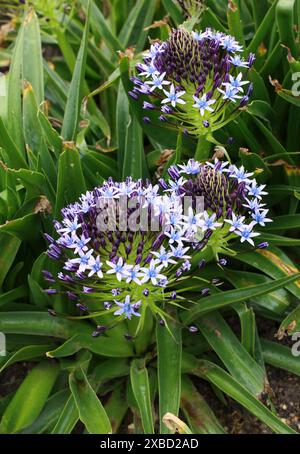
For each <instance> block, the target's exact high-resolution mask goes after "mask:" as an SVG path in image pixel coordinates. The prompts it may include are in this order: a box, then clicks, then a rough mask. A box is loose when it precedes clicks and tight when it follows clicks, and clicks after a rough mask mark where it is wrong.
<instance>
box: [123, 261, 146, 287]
mask: <svg viewBox="0 0 300 454" xmlns="http://www.w3.org/2000/svg"><path fill="white" fill-rule="evenodd" d="M140 268H141V267H140V265H135V266H134V267H132V268H131V269H130V270H128V277H127V279H126V283H127V284H129V283H130V282H132V281H133V282H135V283H136V284H138V285H141V281H140V280H139V277H142V276H143V274H142V273H141V272H140Z"/></svg>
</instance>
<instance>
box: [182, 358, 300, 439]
mask: <svg viewBox="0 0 300 454" xmlns="http://www.w3.org/2000/svg"><path fill="white" fill-rule="evenodd" d="M186 361H187V365H189V369H190V373H191V374H193V375H196V376H198V377H201V378H204V379H205V380H208V381H209V382H211V383H212V384H213V385H214V386H216V387H217V388H219V389H220V390H222V391H223V392H224V393H226V394H228V396H230V397H231V398H232V399H234V400H236V401H237V402H239V403H240V404H241V405H243V406H244V407H245V408H246V409H247V410H248V411H250V412H251V413H253V414H254V415H255V416H256V417H257V418H258V419H260V420H261V421H262V422H264V423H265V424H266V425H267V426H269V427H270V428H271V429H272V430H273V431H274V432H276V433H278V434H296V432H295V431H294V430H293V429H291V428H290V427H289V426H287V425H286V424H284V423H283V422H282V421H281V420H280V419H279V418H278V417H277V416H276V415H275V414H274V413H272V412H271V411H270V410H269V409H268V408H267V407H265V406H264V405H263V404H262V403H261V402H260V401H259V400H258V399H257V398H256V397H254V396H253V394H251V393H250V392H249V391H248V390H247V388H245V387H244V386H243V385H241V384H240V383H239V382H238V381H237V380H235V379H234V378H233V377H231V375H229V374H228V373H227V372H225V371H224V370H223V369H221V367H219V366H217V365H216V364H213V363H211V362H210V361H205V360H200V361H197V360H195V358H186Z"/></svg>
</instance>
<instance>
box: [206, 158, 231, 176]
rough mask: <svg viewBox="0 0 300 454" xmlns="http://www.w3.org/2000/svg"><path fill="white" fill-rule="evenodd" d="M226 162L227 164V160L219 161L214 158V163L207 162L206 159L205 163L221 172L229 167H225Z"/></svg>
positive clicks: (227, 170) (226, 170)
mask: <svg viewBox="0 0 300 454" xmlns="http://www.w3.org/2000/svg"><path fill="white" fill-rule="evenodd" d="M228 164H229V162H228V161H225V162H222V161H219V159H218V158H215V162H214V164H213V163H212V162H208V161H207V162H206V165H208V166H209V167H211V168H212V169H216V168H217V169H218V172H221V173H225V172H229V169H227V166H228Z"/></svg>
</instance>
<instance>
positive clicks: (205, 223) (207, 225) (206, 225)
mask: <svg viewBox="0 0 300 454" xmlns="http://www.w3.org/2000/svg"><path fill="white" fill-rule="evenodd" d="M216 217H217V215H216V213H214V214H212V215H211V216H209V214H208V213H207V211H204V213H203V218H204V219H202V221H201V228H202V231H203V232H206V230H216V228H217V227H220V226H221V225H222V224H221V223H220V222H215V219H216Z"/></svg>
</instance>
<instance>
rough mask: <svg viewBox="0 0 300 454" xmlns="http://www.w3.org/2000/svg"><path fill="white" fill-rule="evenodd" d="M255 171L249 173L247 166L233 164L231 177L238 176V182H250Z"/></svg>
mask: <svg viewBox="0 0 300 454" xmlns="http://www.w3.org/2000/svg"><path fill="white" fill-rule="evenodd" d="M252 175H253V172H249V173H247V172H246V171H245V167H244V166H242V167H236V166H231V167H230V177H231V178H236V179H237V180H238V183H250V182H251V180H250V179H249V178H250V177H252Z"/></svg>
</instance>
